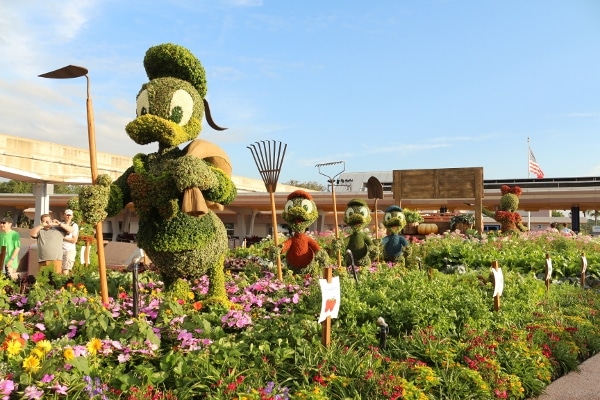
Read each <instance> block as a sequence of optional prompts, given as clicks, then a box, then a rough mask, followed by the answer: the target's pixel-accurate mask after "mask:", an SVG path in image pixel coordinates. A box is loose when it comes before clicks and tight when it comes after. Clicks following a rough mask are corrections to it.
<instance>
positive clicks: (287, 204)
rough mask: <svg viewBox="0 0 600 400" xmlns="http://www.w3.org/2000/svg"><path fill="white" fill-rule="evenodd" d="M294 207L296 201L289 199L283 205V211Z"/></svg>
mask: <svg viewBox="0 0 600 400" xmlns="http://www.w3.org/2000/svg"><path fill="white" fill-rule="evenodd" d="M292 207H294V202H293V201H292V200H288V201H287V202H286V203H285V206H284V207H283V211H285V212H288V211H289V210H290V208H292Z"/></svg>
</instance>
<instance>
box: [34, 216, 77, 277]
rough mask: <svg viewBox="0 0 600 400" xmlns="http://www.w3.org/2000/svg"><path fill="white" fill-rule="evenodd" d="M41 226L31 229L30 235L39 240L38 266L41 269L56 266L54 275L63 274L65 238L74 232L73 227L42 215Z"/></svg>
mask: <svg viewBox="0 0 600 400" xmlns="http://www.w3.org/2000/svg"><path fill="white" fill-rule="evenodd" d="M40 221H41V224H40V225H38V226H36V227H33V228H31V230H30V231H29V235H30V236H31V238H32V239H37V253H38V264H39V266H40V267H44V266H46V265H51V264H52V265H54V273H56V274H60V273H62V259H63V251H62V243H63V238H64V237H65V236H66V235H68V234H69V233H71V232H73V227H72V226H70V225H67V224H65V223H63V222H60V221H59V220H57V219H52V218H51V217H50V214H42V216H41V218H40Z"/></svg>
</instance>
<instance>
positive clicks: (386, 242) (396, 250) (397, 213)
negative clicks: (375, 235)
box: [381, 205, 410, 264]
mask: <svg viewBox="0 0 600 400" xmlns="http://www.w3.org/2000/svg"><path fill="white" fill-rule="evenodd" d="M383 226H385V229H386V233H387V236H385V237H384V238H383V239H382V240H381V244H382V246H383V259H384V260H385V261H392V262H400V263H402V264H404V258H403V257H402V255H403V251H406V252H408V251H409V250H410V249H409V247H408V240H406V238H405V237H404V236H402V235H401V234H400V232H402V228H404V226H406V218H405V217H404V213H403V212H402V208H400V207H399V206H396V205H394V206H389V207H388V208H387V209H386V210H385V214H384V216H383Z"/></svg>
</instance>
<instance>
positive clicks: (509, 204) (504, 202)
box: [482, 185, 529, 233]
mask: <svg viewBox="0 0 600 400" xmlns="http://www.w3.org/2000/svg"><path fill="white" fill-rule="evenodd" d="M500 191H501V192H502V197H501V198H500V210H498V211H495V212H494V211H490V210H488V209H487V208H485V207H484V208H483V210H482V212H483V215H485V216H487V217H490V218H494V219H495V220H496V221H498V222H500V225H501V227H500V230H501V231H502V233H520V232H525V231H527V230H529V229H528V228H527V227H526V226H525V225H523V222H522V221H521V214H519V213H518V212H516V211H517V209H518V208H519V196H520V195H521V193H522V192H523V190H522V189H521V188H520V187H519V186H514V187H512V188H511V187H510V186H508V185H502V186H501V187H500Z"/></svg>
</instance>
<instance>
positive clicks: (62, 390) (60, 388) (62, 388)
mask: <svg viewBox="0 0 600 400" xmlns="http://www.w3.org/2000/svg"><path fill="white" fill-rule="evenodd" d="M50 389H54V390H55V391H56V393H58V394H64V395H66V394H67V389H68V387H66V386H64V385H61V384H60V383H56V384H55V385H54V386H52V387H50Z"/></svg>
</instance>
